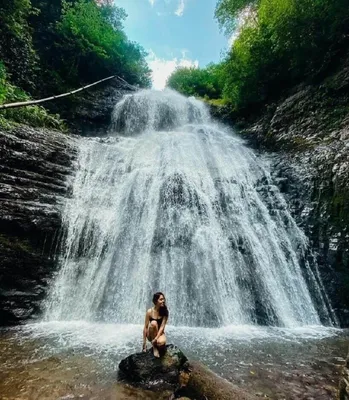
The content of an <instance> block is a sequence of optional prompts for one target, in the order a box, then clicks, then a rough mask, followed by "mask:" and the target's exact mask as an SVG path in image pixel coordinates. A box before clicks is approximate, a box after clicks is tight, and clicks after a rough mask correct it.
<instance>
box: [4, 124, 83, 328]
mask: <svg viewBox="0 0 349 400" xmlns="http://www.w3.org/2000/svg"><path fill="white" fill-rule="evenodd" d="M76 147H77V140H76V139H74V138H72V137H71V136H69V135H68V134H65V133H62V132H59V131H54V130H48V129H33V128H30V127H27V126H19V127H16V128H15V129H12V130H6V131H4V130H0V160H1V162H0V310H1V311H0V325H11V324H17V323H20V322H22V321H25V320H27V319H28V318H30V317H32V316H34V315H37V314H38V313H39V311H40V309H39V303H40V300H41V299H42V298H43V297H44V295H45V293H46V288H47V282H48V280H49V278H50V277H51V276H52V273H53V271H54V270H55V265H56V261H55V258H54V255H55V246H56V244H57V238H58V237H59V232H60V228H61V210H62V207H63V204H64V197H65V196H67V194H68V190H69V176H70V174H71V171H72V167H73V164H74V160H75V156H76Z"/></svg>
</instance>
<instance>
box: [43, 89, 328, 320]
mask: <svg viewBox="0 0 349 400" xmlns="http://www.w3.org/2000/svg"><path fill="white" fill-rule="evenodd" d="M112 131H113V132H112V134H111V135H110V136H109V137H107V138H104V139H98V138H97V139H96V138H94V139H83V140H82V141H81V147H80V154H79V168H78V170H77V171H76V177H75V181H74V185H73V194H72V198H70V199H68V200H67V204H66V208H65V212H64V227H65V233H66V234H65V241H64V246H63V251H62V256H61V269H60V272H59V274H58V276H57V278H56V280H55V282H54V285H53V287H52V290H51V293H50V296H49V299H48V301H47V309H46V319H49V320H88V321H96V320H98V321H107V322H116V323H141V322H142V320H143V318H144V312H145V310H146V307H147V306H150V300H151V296H152V293H153V292H156V291H159V290H161V291H163V292H164V293H165V294H166V297H167V302H168V305H169V308H170V323H171V324H173V325H184V326H206V327H219V326H223V325H240V324H250V325H257V324H267V325H277V326H284V327H297V326H305V325H319V324H320V323H321V322H320V317H319V314H321V318H322V322H324V323H326V324H331V320H330V311H329V309H328V308H327V306H326V304H325V302H324V300H323V296H322V293H321V290H320V285H319V282H318V281H317V279H315V278H314V276H315V275H314V274H313V273H312V271H311V268H310V266H309V265H308V264H307V263H303V265H302V267H301V264H300V260H301V259H302V257H303V256H304V253H305V251H306V248H307V241H306V238H305V236H304V234H303V233H302V231H301V230H300V229H299V228H298V227H297V226H296V224H295V222H294V220H293V219H292V217H291V215H290V214H289V212H288V209H287V205H286V203H285V200H284V199H283V197H282V195H281V194H280V193H279V191H278V189H277V188H276V187H275V186H274V185H272V184H271V180H270V177H269V173H268V171H267V167H266V165H265V164H264V163H263V162H261V160H260V159H258V158H256V156H255V155H254V154H253V152H252V151H250V150H249V149H247V148H246V147H245V145H244V144H243V142H242V141H241V140H240V139H239V138H237V137H236V136H234V135H233V134H232V133H231V132H230V131H229V130H228V129H226V128H222V127H219V126H218V125H217V124H215V123H213V122H212V121H211V120H210V118H209V115H208V112H207V110H206V108H205V106H204V104H203V103H201V102H199V101H196V100H194V99H186V98H184V97H183V96H180V95H179V94H177V93H175V92H172V91H165V92H155V91H142V92H139V93H137V94H134V95H129V96H126V97H125V98H124V99H123V100H122V101H121V102H120V103H119V104H117V105H116V107H115V111H114V114H113V124H112ZM309 289H310V290H311V292H312V294H313V298H312V296H311V295H310V291H309ZM315 299H316V301H315Z"/></svg>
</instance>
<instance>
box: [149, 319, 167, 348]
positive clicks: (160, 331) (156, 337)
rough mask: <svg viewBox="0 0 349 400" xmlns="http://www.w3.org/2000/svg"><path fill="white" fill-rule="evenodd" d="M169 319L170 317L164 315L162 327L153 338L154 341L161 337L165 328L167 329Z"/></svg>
mask: <svg viewBox="0 0 349 400" xmlns="http://www.w3.org/2000/svg"><path fill="white" fill-rule="evenodd" d="M167 320H168V317H164V319H163V320H162V323H161V326H160V329H159V331H158V334H157V335H156V336H155V338H154V340H153V341H152V342H154V341H155V342H156V341H157V340H158V339H159V337H160V336H161V335H163V333H164V330H165V326H166V323H167Z"/></svg>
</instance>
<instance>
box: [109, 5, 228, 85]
mask: <svg viewBox="0 0 349 400" xmlns="http://www.w3.org/2000/svg"><path fill="white" fill-rule="evenodd" d="M216 2H217V0H115V3H116V5H118V6H120V7H123V8H124V9H125V10H126V12H127V14H128V18H127V20H126V22H125V31H126V33H127V35H128V37H129V38H130V39H131V40H134V41H136V42H138V43H140V44H141V45H142V46H143V47H144V48H145V49H146V50H147V51H148V53H149V57H148V62H149V65H150V67H151V68H152V69H153V85H154V88H156V89H162V88H163V87H164V85H165V82H166V79H167V77H168V76H169V75H170V74H171V72H172V71H173V70H174V69H175V68H176V67H177V66H178V65H184V66H191V65H193V66H201V67H202V66H205V65H207V64H208V63H210V62H217V61H219V60H220V57H221V54H222V52H224V51H226V50H227V46H228V39H227V38H226V37H225V36H224V35H223V34H222V33H220V31H219V28H218V24H217V22H216V21H215V19H214V9H215V6H216Z"/></svg>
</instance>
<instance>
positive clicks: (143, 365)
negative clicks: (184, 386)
mask: <svg viewBox="0 0 349 400" xmlns="http://www.w3.org/2000/svg"><path fill="white" fill-rule="evenodd" d="M187 361H188V360H187V357H186V356H185V355H184V354H183V353H182V352H181V350H180V349H179V348H178V347H177V346H174V345H172V344H170V345H167V346H166V350H165V353H164V354H163V355H162V357H160V358H156V357H154V355H153V351H152V349H151V350H148V351H147V352H145V353H136V354H132V355H130V356H129V357H127V358H125V359H124V360H122V361H121V362H120V364H119V378H120V379H121V380H123V381H126V382H129V383H131V384H134V385H137V386H142V387H144V388H152V389H156V390H167V389H169V388H171V389H174V388H175V387H176V386H177V385H178V381H179V374H180V371H181V369H182V368H183V366H184V365H185V363H186V362H187Z"/></svg>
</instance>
